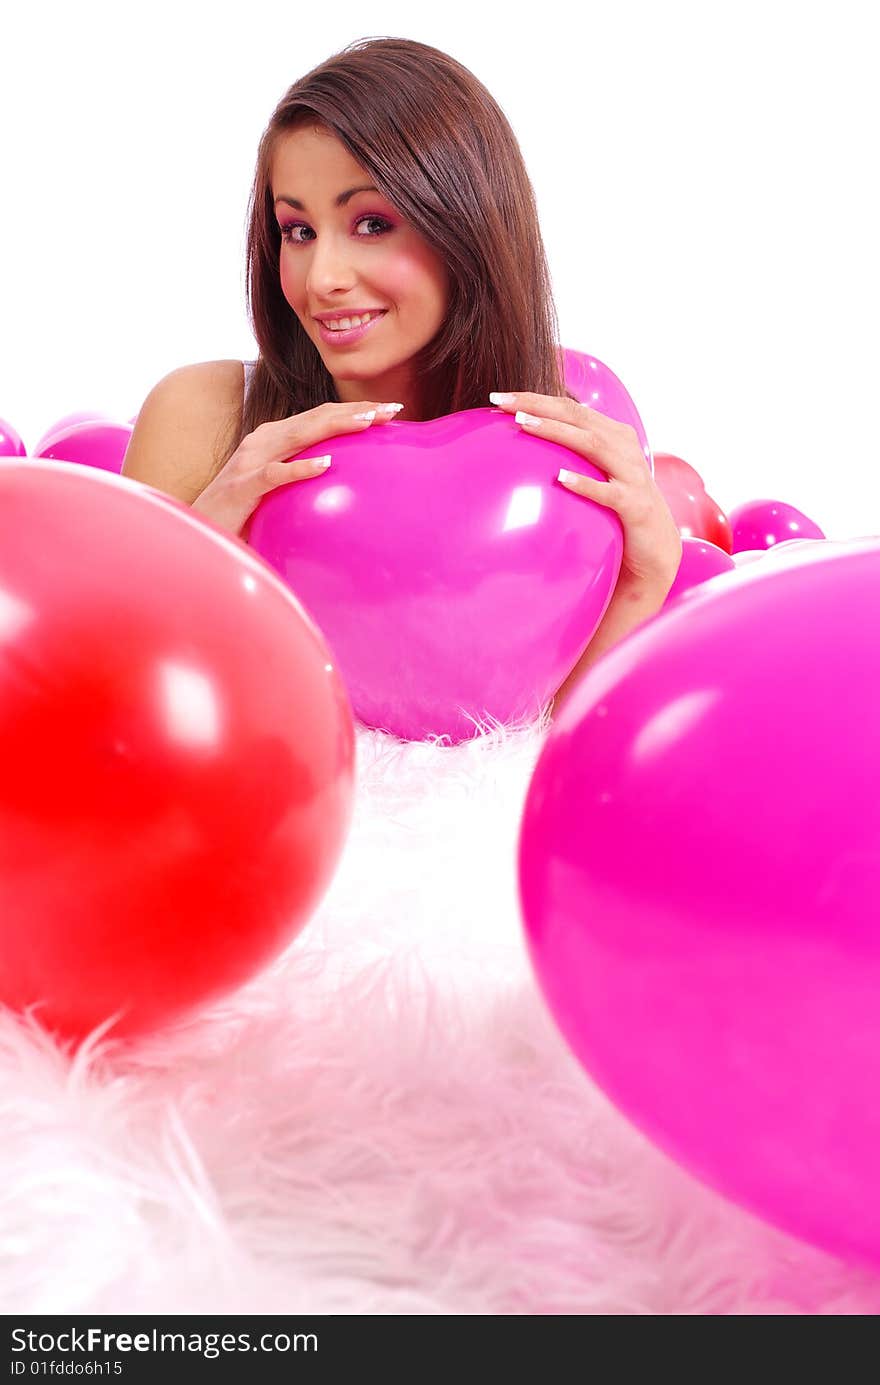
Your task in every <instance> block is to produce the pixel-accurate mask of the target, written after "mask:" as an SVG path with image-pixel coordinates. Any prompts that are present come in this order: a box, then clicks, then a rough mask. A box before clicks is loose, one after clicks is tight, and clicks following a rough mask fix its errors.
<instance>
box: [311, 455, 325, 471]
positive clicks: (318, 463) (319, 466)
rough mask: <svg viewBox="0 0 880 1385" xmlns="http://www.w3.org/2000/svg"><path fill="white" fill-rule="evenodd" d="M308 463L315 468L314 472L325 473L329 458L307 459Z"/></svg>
mask: <svg viewBox="0 0 880 1385" xmlns="http://www.w3.org/2000/svg"><path fill="white" fill-rule="evenodd" d="M308 461H309V466H313V467H314V468H315V470H316V471H326V470H327V468H328V466H329V465H330V458H329V456H327V457H309V459H308Z"/></svg>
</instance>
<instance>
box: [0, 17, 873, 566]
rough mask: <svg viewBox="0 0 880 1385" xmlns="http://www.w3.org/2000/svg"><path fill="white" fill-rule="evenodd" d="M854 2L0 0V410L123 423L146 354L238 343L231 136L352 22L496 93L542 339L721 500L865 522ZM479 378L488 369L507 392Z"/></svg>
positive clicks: (356, 33) (833, 524)
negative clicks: (506, 128)
mask: <svg viewBox="0 0 880 1385" xmlns="http://www.w3.org/2000/svg"><path fill="white" fill-rule="evenodd" d="M871 12H872V6H871V5H869V4H868V3H853V2H852V0H842V2H840V0H839V2H838V3H837V4H835V5H833V6H831V5H827V4H821V5H820V4H815V3H811V0H807V3H802V4H797V5H795V4H792V3H783V0H763V3H761V4H757V3H752V2H751V0H741V2H740V3H737V4H736V5H729V6H723V7H722V6H719V5H715V4H711V3H708V2H706V0H704V3H702V4H697V3H691V2H690V0H663V3H657V4H649V3H647V0H605V3H601V4H600V3H594V0H582V2H581V3H580V4H577V3H576V4H574V5H572V6H571V7H569V6H566V7H565V9H564V10H563V9H562V7H561V6H560V7H555V6H552V5H535V4H530V5H517V4H513V3H511V4H508V5H506V6H505V5H497V6H492V7H488V6H487V7H485V9H484V8H481V7H479V6H478V5H477V4H475V3H460V0H453V3H444V4H442V5H438V6H436V7H425V8H422V9H419V10H416V8H415V6H414V5H413V4H412V3H407V4H402V3H394V4H390V3H389V4H382V3H373V2H372V0H371V3H370V4H353V3H348V0H344V2H343V3H336V4H332V3H331V4H316V3H314V0H311V3H298V4H283V3H280V2H279V0H247V3H244V4H241V5H240V6H239V7H238V8H235V7H231V6H230V7H229V8H227V7H226V6H223V5H217V4H214V3H210V4H208V3H205V4H202V3H196V0H178V3H175V4H168V3H165V0H156V3H153V4H150V5H146V4H144V5H141V6H137V7H133V6H132V7H129V6H127V5H125V4H115V5H113V6H111V5H109V4H98V3H89V2H88V0H85V3H79V4H76V5H72V6H70V7H69V8H67V7H65V8H61V6H59V5H54V4H50V5H46V4H43V5H40V6H34V7H32V8H28V9H25V7H24V6H22V5H17V6H16V8H15V11H14V12H12V13H10V12H8V11H7V13H6V14H5V15H4V19H3V25H2V33H0V41H2V46H3V55H2V63H0V75H2V80H0V173H2V176H0V196H2V199H3V202H2V217H0V246H2V254H0V314H2V319H0V320H2V327H0V417H4V418H6V419H8V421H9V422H11V423H12V424H13V425H14V426H15V427H17V428H18V430H19V432H20V433H21V434H22V435H23V437H24V439H25V442H26V443H28V444H29V445H33V443H34V442H35V441H36V438H37V437H38V435H39V434H40V433H41V432H42V431H43V429H44V428H45V427H46V426H48V424H49V423H51V422H52V421H53V420H54V419H56V418H57V417H59V416H61V415H63V414H65V413H67V412H69V411H72V410H75V409H85V408H90V407H94V408H96V409H102V410H106V411H107V412H109V413H114V414H118V415H119V416H121V417H127V416H129V415H131V414H132V413H134V412H135V411H136V410H137V408H138V407H139V405H140V402H141V400H142V399H143V397H144V395H145V394H146V393H147V392H148V391H149V389H150V388H151V387H152V385H153V384H154V383H155V381H156V380H158V379H159V378H160V377H161V376H162V375H164V374H165V373H166V372H167V371H169V370H171V369H172V368H174V367H175V366H177V365H181V364H184V363H186V362H189V361H197V360H207V359H215V358H220V357H228V356H236V357H239V356H240V357H249V356H251V355H253V354H255V352H254V346H253V341H252V338H251V334H250V330H249V327H248V324H247V320H246V316H245V310H244V276H243V245H244V225H245V212H246V202H247V195H248V191H249V188H250V182H251V178H252V174H253V166H254V160H255V156H256V149H257V144H258V141H259V138H260V135H261V133H262V130H263V128H264V126H265V124H266V122H267V120H268V118H269V116H270V114H271V112H272V109H273V108H274V106H275V104H276V102H277V100H278V99H279V98H280V97H281V95H282V94H283V92H284V91H285V90H286V88H287V87H288V86H289V85H290V84H291V83H292V82H293V81H294V80H295V79H296V78H297V77H299V76H301V75H302V74H303V73H305V72H306V71H308V69H309V68H311V67H312V66H314V65H315V64H316V63H317V62H319V61H322V60H323V59H324V58H326V57H327V56H329V55H330V53H332V52H334V51H337V50H338V49H340V48H342V47H343V46H344V45H345V44H347V43H349V42H351V41H353V40H354V39H357V38H362V37H371V36H377V35H392V36H395V37H406V38H414V39H418V40H421V41H422V42H426V43H431V44H434V45H435V46H437V47H440V48H442V49H444V50H446V51H447V52H449V53H451V54H452V55H453V56H454V57H456V58H457V59H459V60H460V61H461V62H463V63H464V64H465V65H466V66H467V67H468V68H470V70H471V71H472V72H474V73H475V74H476V76H477V77H479V78H480V80H481V81H483V82H484V83H485V85H486V86H487V87H488V88H489V90H490V91H491V92H492V93H493V95H494V96H495V98H496V99H497V100H498V101H499V102H500V104H501V106H502V107H503V108H504V110H505V111H506V113H507V115H508V117H509V119H510V121H511V123H512V125H513V128H514V130H515V132H516V134H517V136H518V138H519V140H520V143H521V146H522V149H523V152H524V155H525V158H526V162H527V166H528V168H529V172H530V174H531V177H532V180H533V183H534V185H535V189H536V193H537V197H538V206H539V210H540V214H541V224H542V230H543V233H544V237H545V241H546V244H547V249H548V254H549V259H550V268H551V272H552V276H553V282H554V288H555V294H556V300H557V306H558V310H559V318H560V326H561V339H562V341H563V343H564V344H565V345H567V346H572V347H576V348H579V349H581V350H586V351H589V352H591V353H592V354H594V355H596V356H598V357H599V358H600V359H602V360H604V361H605V362H606V363H607V364H608V365H609V366H611V367H612V369H614V370H615V371H616V372H617V374H618V375H620V376H621V378H622V379H623V381H624V383H625V384H626V385H627V387H628V389H629V391H630V393H631V394H632V396H633V398H634V399H635V401H636V404H637V406H638V408H639V410H640V412H641V415H642V418H643V420H644V423H645V426H646V429H647V432H648V437H649V439H650V441H651V444H652V446H653V447H654V449H655V451H669V452H675V453H677V454H678V455H680V456H682V457H684V458H686V459H687V460H688V461H689V462H690V463H691V464H692V465H693V466H695V467H696V468H697V470H698V471H700V473H701V474H702V476H703V478H704V480H705V481H706V484H707V487H708V489H709V491H710V493H711V494H712V495H713V496H714V498H715V499H716V500H717V501H718V502H719V504H720V505H721V506H722V508H724V509H726V510H729V509H730V508H732V507H733V506H734V505H737V504H739V503H740V502H742V501H744V500H747V499H750V498H754V497H758V496H767V497H773V498H779V499H785V500H788V501H790V502H791V503H793V504H795V505H798V506H799V507H800V508H801V509H803V510H804V511H805V512H806V513H807V514H809V515H811V516H812V517H813V518H814V519H816V520H817V521H818V522H819V523H820V524H822V525H823V527H824V528H825V530H826V533H828V535H829V536H830V537H835V538H845V537H847V536H850V535H859V534H869V533H880V481H878V444H877V438H876V430H875V426H874V416H875V400H876V397H877V381H878V377H880V369H878V367H880V348H878V343H877V331H876V327H877V320H878V300H880V293H878V269H877V255H878V245H880V213H878V207H880V196H878V186H877V184H878V175H877V164H878V158H877V136H878V131H880V96H878V81H877V75H876V70H875V57H874V53H875V47H874V40H873V26H872V22H871V20H872V13H871ZM517 383H518V382H517V381H515V380H499V381H498V382H497V386H498V388H502V389H511V388H516V387H517Z"/></svg>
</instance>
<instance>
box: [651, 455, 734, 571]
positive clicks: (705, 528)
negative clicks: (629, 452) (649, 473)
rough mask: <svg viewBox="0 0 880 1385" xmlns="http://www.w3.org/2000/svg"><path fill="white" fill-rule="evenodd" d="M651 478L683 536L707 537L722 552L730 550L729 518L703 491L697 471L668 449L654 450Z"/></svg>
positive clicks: (701, 481) (731, 539)
mask: <svg viewBox="0 0 880 1385" xmlns="http://www.w3.org/2000/svg"><path fill="white" fill-rule="evenodd" d="M654 480H655V481H656V482H657V485H658V487H659V489H660V492H661V494H662V495H663V498H664V500H665V501H666V503H667V505H668V506H669V508H670V510H671V511H672V517H673V519H674V520H675V522H676V524H677V525H678V530H679V533H680V534H681V535H682V536H683V537H685V536H686V537H687V538H691V539H708V541H709V543H714V545H715V547H716V548H721V549H723V550H724V552H725V553H730V552H732V550H733V531H732V530H731V527H730V521H729V520H728V518H727V516H726V514H725V513H724V511H723V510H722V509H721V507H720V506H719V505H718V504H717V503H716V501H714V500H713V499H712V497H711V495H707V494H706V487H705V485H704V484H703V478H702V477H701V476H700V474H699V472H697V471H695V470H694V468H693V467H692V466H690V465H689V464H688V463H687V462H685V461H683V460H682V459H681V457H675V456H673V454H672V453H671V452H655V453H654Z"/></svg>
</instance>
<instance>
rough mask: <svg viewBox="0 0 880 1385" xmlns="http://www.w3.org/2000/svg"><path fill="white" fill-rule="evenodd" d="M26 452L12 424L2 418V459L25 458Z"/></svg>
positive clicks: (0, 429) (0, 435) (0, 449)
mask: <svg viewBox="0 0 880 1385" xmlns="http://www.w3.org/2000/svg"><path fill="white" fill-rule="evenodd" d="M26 451H27V449H26V448H25V445H24V443H23V442H22V440H21V438H20V437H19V435H18V433H17V432H16V431H15V429H14V428H13V426H12V424H11V423H7V422H6V420H5V419H3V418H0V457H23V456H24V455H25V453H26Z"/></svg>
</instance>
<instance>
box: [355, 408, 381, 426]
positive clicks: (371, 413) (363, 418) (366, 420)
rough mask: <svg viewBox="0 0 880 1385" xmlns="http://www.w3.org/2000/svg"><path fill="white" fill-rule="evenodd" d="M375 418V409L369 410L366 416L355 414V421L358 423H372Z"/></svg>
mask: <svg viewBox="0 0 880 1385" xmlns="http://www.w3.org/2000/svg"><path fill="white" fill-rule="evenodd" d="M375 417H376V410H375V409H370V411H369V413H366V414H355V418H356V419H357V421H358V423H372V422H373V419H374V418H375Z"/></svg>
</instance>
